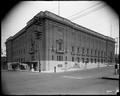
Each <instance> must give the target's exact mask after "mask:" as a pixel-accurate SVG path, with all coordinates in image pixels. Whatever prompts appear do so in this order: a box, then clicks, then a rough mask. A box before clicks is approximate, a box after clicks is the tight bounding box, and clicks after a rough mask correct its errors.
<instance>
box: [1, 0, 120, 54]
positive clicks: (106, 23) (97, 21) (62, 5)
mask: <svg viewBox="0 0 120 96" xmlns="http://www.w3.org/2000/svg"><path fill="white" fill-rule="evenodd" d="M93 6H94V7H93ZM45 10H47V11H50V12H53V13H55V14H57V15H60V16H61V17H64V18H67V19H69V20H71V21H72V22H74V23H77V24H79V25H81V26H84V27H86V28H89V29H91V30H93V31H96V32H98V33H101V34H103V35H105V36H110V37H112V38H118V37H119V18H118V15H117V13H115V11H114V10H113V9H112V8H111V7H110V6H109V5H107V4H106V3H105V2H103V1H21V2H20V3H19V4H17V5H16V6H14V7H13V8H12V9H11V10H10V11H9V13H8V14H7V16H6V17H5V18H4V19H3V20H2V23H1V32H2V34H1V35H2V38H1V47H2V49H3V53H4V54H3V55H5V54H6V52H5V50H6V47H5V41H6V39H7V38H9V37H10V36H13V35H15V34H16V33H17V32H19V31H20V30H21V29H22V28H24V27H25V26H26V23H27V22H28V21H29V20H30V19H32V18H33V17H34V16H35V15H36V14H37V13H39V12H40V11H45ZM117 49H118V50H117V51H119V48H117Z"/></svg>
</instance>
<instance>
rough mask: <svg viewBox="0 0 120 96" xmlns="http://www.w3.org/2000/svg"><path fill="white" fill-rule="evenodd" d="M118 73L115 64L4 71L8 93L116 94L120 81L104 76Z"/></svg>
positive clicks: (3, 75) (5, 87)
mask: <svg viewBox="0 0 120 96" xmlns="http://www.w3.org/2000/svg"><path fill="white" fill-rule="evenodd" d="M113 73H114V69H113V67H112V66H109V67H102V68H99V69H98V68H95V69H88V70H81V71H80V70H77V71H71V72H60V73H38V72H19V71H18V72H13V71H2V88H3V91H4V92H5V93H6V94H12V95H13V94H20V95H46V94H47V95H50V94H80V95H81V94H105V95H108V94H115V91H116V89H118V88H119V80H108V79H102V78H101V77H102V76H107V75H111V74H113Z"/></svg>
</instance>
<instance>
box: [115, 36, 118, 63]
mask: <svg viewBox="0 0 120 96" xmlns="http://www.w3.org/2000/svg"><path fill="white" fill-rule="evenodd" d="M115 39H116V42H115V43H116V44H115V45H116V46H115V47H116V52H115V53H116V56H115V61H116V64H117V59H118V58H117V47H118V37H116V38H115Z"/></svg>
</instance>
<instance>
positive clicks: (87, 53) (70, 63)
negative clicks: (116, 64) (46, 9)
mask: <svg viewBox="0 0 120 96" xmlns="http://www.w3.org/2000/svg"><path fill="white" fill-rule="evenodd" d="M45 26H46V27H45V32H46V70H51V71H53V70H54V67H55V66H56V68H57V69H58V70H59V69H63V70H64V69H65V68H66V67H67V68H68V69H69V68H71V67H74V65H75V64H76V63H77V64H78V66H79V67H81V68H83V67H84V68H85V61H86V60H87V61H88V64H87V66H88V67H89V68H93V67H98V66H104V65H105V64H107V63H108V59H109V58H111V57H109V56H110V53H111V54H114V42H111V41H108V40H106V39H103V38H100V37H97V36H94V35H92V34H88V33H86V32H83V31H82V30H76V29H74V28H72V27H70V26H67V25H64V24H61V23H60V22H56V21H53V20H50V19H46V22H45ZM57 40H63V46H62V48H63V53H58V52H56V51H57V47H58V46H57ZM72 47H73V49H74V51H73V50H72ZM59 56H61V57H62V60H59ZM108 57H109V58H108ZM72 58H73V59H74V60H72ZM112 58H113V57H112ZM113 61H114V60H112V61H111V63H112V62H113ZM59 66H60V67H59Z"/></svg>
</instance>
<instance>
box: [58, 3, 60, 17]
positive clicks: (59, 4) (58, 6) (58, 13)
mask: <svg viewBox="0 0 120 96" xmlns="http://www.w3.org/2000/svg"><path fill="white" fill-rule="evenodd" d="M58 15H59V16H60V1H58Z"/></svg>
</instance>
